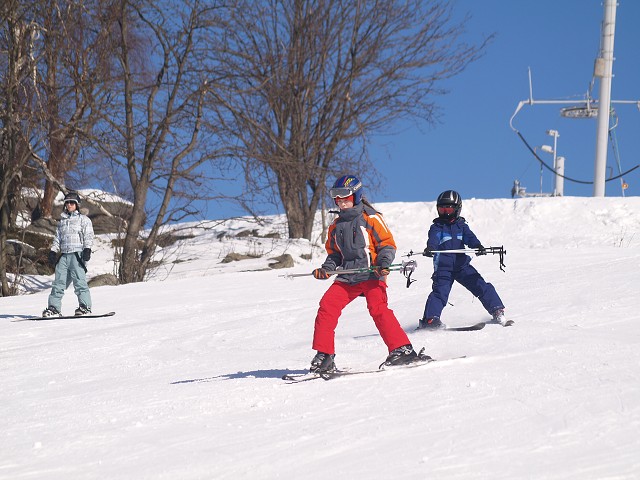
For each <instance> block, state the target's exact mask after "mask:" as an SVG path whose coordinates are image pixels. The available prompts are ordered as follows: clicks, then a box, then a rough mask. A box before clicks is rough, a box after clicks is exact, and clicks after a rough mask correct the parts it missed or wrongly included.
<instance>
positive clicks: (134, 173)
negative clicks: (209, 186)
mask: <svg viewBox="0 0 640 480" xmlns="http://www.w3.org/2000/svg"><path fill="white" fill-rule="evenodd" d="M213 3H214V2H211V1H202V2H201V1H199V0H194V1H191V2H183V3H180V4H176V3H175V2H171V1H166V2H163V1H160V2H158V1H152V0H130V1H129V0H117V10H116V11H117V16H118V17H117V31H118V35H119V45H118V50H117V57H118V60H119V68H120V69H121V78H122V83H121V85H119V87H118V91H119V92H120V94H121V97H119V98H118V99H116V101H115V102H114V109H117V110H113V111H112V112H111V114H110V115H109V116H106V117H105V118H103V121H102V125H101V126H102V127H103V128H106V129H105V130H104V131H103V132H102V137H103V140H105V141H108V145H107V146H105V152H109V155H110V156H111V158H112V159H113V161H114V162H115V163H116V164H117V165H119V166H120V167H121V168H123V169H125V170H126V172H127V175H128V178H129V182H130V184H131V189H132V197H133V213H132V216H131V218H130V220H129V223H128V225H127V231H126V236H125V239H124V245H123V248H122V258H121V262H120V271H119V276H120V280H121V281H122V282H123V283H129V282H138V281H142V280H144V278H145V274H146V272H147V270H148V268H149V267H150V266H151V265H152V259H153V256H154V253H155V251H156V247H157V240H158V234H159V233H160V231H161V227H163V226H164V225H166V224H168V223H171V222H175V221H178V220H181V219H182V218H184V217H186V216H187V215H190V214H197V212H196V211H195V209H194V208H192V207H191V205H192V202H193V200H194V199H195V198H197V197H198V192H197V190H198V186H199V185H201V184H202V183H201V182H203V177H204V175H205V172H204V170H205V167H206V166H207V165H208V162H209V161H210V160H211V159H213V158H216V156H218V155H219V152H218V151H217V147H216V145H215V138H213V137H211V136H207V137H206V138H204V136H203V135H202V132H201V129H202V123H203V118H204V115H205V112H204V98H205V95H206V94H207V92H208V90H209V87H208V84H207V81H206V77H205V76H204V75H203V74H202V72H201V70H202V67H201V61H202V58H204V55H203V52H204V50H206V49H207V48H209V46H208V45H207V44H205V43H204V42H203V30H204V29H206V28H208V25H209V24H210V22H211V21H212V20H211V18H212V15H213V11H214V10H215V8H214V5H213ZM203 188H204V187H203ZM150 203H153V204H155V205H157V207H156V209H155V210H154V211H152V212H151V213H152V218H150V219H148V218H147V213H148V208H147V207H148V204H150ZM147 225H148V231H146V232H143V229H144V228H145V227H146V226H147ZM143 233H144V234H143Z"/></svg>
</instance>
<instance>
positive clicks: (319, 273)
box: [313, 268, 330, 280]
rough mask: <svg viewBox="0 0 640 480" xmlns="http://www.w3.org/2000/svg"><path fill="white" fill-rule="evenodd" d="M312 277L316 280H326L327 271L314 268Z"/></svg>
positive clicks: (327, 276)
mask: <svg viewBox="0 0 640 480" xmlns="http://www.w3.org/2000/svg"><path fill="white" fill-rule="evenodd" d="M313 276H314V277H315V278H316V279H317V280H326V279H328V278H329V276H330V275H329V274H328V273H327V271H326V270H325V269H324V268H316V269H315V270H314V271H313Z"/></svg>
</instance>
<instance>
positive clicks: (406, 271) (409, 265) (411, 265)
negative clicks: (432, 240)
mask: <svg viewBox="0 0 640 480" xmlns="http://www.w3.org/2000/svg"><path fill="white" fill-rule="evenodd" d="M417 266H418V264H417V262H416V261H415V260H409V261H406V262H405V261H403V262H402V263H394V264H392V265H389V267H388V269H389V270H390V271H392V272H402V274H403V275H404V276H405V277H406V278H407V281H408V280H409V277H411V274H412V273H413V272H414V271H415V269H416V267H417ZM374 269H375V267H367V268H345V269H338V270H332V271H330V272H327V274H328V275H353V274H355V273H367V272H369V273H371V272H373V270H374ZM309 276H313V272H311V273H286V274H284V275H278V277H281V278H289V279H294V278H296V277H309ZM412 282H413V281H412ZM408 283H409V282H408Z"/></svg>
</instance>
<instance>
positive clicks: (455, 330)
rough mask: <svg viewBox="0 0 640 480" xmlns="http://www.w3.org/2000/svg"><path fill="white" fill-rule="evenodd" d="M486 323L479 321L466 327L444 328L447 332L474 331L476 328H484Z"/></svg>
mask: <svg viewBox="0 0 640 480" xmlns="http://www.w3.org/2000/svg"><path fill="white" fill-rule="evenodd" d="M485 325H486V323H485V322H479V323H476V324H475V325H467V326H466V327H446V328H443V330H444V331H445V332H473V331H474V330H482V329H483V328H484V327H485Z"/></svg>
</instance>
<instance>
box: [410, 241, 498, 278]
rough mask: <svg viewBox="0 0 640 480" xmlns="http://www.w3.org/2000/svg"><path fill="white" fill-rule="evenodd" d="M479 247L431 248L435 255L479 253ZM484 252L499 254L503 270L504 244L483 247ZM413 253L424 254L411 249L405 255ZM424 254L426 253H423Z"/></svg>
mask: <svg viewBox="0 0 640 480" xmlns="http://www.w3.org/2000/svg"><path fill="white" fill-rule="evenodd" d="M480 251H481V250H480V249H479V248H460V249H457V250H433V254H434V255H435V254H436V253H465V254H466V253H475V254H478V253H480ZM484 252H485V253H487V254H488V253H492V254H497V255H500V270H502V271H503V272H504V271H505V270H504V269H505V267H506V265H505V264H504V256H505V255H506V254H507V251H506V250H505V249H504V246H503V245H501V246H499V247H485V249H484ZM413 255H424V252H414V251H413V250H409V253H407V255H406V256H407V257H411V256H413ZM425 256H426V255H425Z"/></svg>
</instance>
